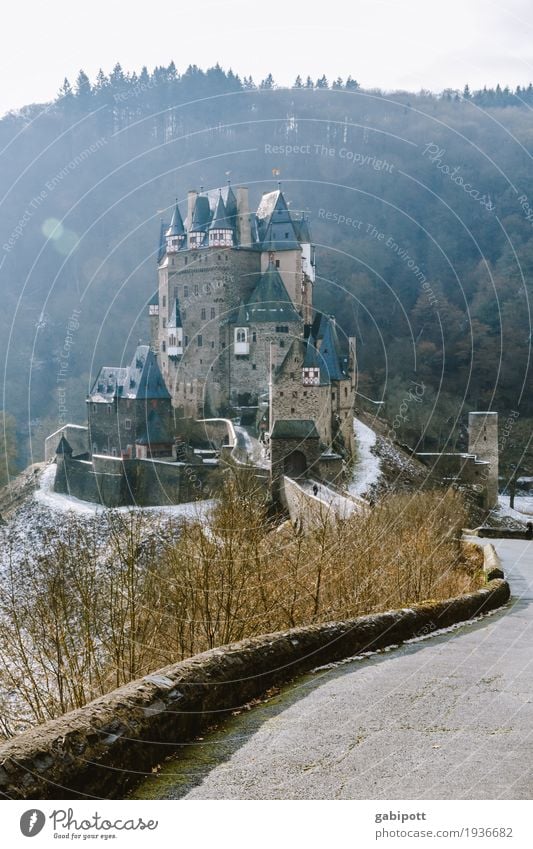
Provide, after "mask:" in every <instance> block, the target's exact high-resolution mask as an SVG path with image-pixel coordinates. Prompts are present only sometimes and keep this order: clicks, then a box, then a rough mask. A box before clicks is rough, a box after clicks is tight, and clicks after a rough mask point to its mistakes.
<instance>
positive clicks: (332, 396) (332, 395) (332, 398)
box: [331, 392, 335, 401]
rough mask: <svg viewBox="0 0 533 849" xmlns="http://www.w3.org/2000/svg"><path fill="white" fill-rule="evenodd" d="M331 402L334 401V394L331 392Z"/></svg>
mask: <svg viewBox="0 0 533 849" xmlns="http://www.w3.org/2000/svg"><path fill="white" fill-rule="evenodd" d="M331 400H332V401H334V400H335V393H334V392H332V393H331Z"/></svg>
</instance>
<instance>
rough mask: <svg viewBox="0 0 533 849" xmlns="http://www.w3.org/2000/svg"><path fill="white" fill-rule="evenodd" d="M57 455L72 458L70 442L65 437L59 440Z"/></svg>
mask: <svg viewBox="0 0 533 849" xmlns="http://www.w3.org/2000/svg"><path fill="white" fill-rule="evenodd" d="M56 454H63V455H67V456H68V457H72V448H71V445H70V442H69V441H68V439H66V438H65V436H62V437H61V439H60V440H59V445H58V446H57V448H56Z"/></svg>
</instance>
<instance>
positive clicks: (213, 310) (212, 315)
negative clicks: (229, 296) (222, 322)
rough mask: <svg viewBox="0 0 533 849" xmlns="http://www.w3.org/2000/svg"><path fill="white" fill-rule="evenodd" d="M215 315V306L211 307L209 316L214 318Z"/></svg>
mask: <svg viewBox="0 0 533 849" xmlns="http://www.w3.org/2000/svg"><path fill="white" fill-rule="evenodd" d="M215 315H216V312H215V308H214V307H211V318H214V317H215Z"/></svg>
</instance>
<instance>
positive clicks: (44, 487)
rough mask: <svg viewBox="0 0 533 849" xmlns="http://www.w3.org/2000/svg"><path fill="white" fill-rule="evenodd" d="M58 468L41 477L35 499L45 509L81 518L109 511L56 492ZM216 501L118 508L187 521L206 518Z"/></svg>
mask: <svg viewBox="0 0 533 849" xmlns="http://www.w3.org/2000/svg"><path fill="white" fill-rule="evenodd" d="M56 469H57V466H56V465H55V464H53V465H51V466H48V467H47V468H46V469H45V470H44V472H43V473H42V475H41V479H40V488H39V489H37V490H36V491H35V495H34V499H35V501H37V503H38V504H41V505H42V506H43V507H48V508H49V509H50V510H54V511H60V512H63V513H65V512H67V513H76V514H77V515H81V516H94V515H96V514H97V513H101V512H102V511H104V510H106V509H108V508H106V507H102V505H101V504H93V503H92V502H90V501H82V500H81V499H80V498H74V496H71V495H63V494H62V493H60V492H54V480H55V476H56ZM213 504H214V501H213V500H211V499H208V500H203V501H190V502H187V503H185V504H168V505H162V506H160V507H116V508H113V509H114V510H116V511H117V512H119V513H128V512H129V511H130V510H142V511H143V512H145V513H161V514H163V515H165V516H173V517H183V518H186V519H198V518H205V517H206V516H207V514H208V512H209V510H210V509H211V508H212V506H213Z"/></svg>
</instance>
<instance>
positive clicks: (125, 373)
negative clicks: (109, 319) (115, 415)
mask: <svg viewBox="0 0 533 849" xmlns="http://www.w3.org/2000/svg"><path fill="white" fill-rule="evenodd" d="M114 398H128V399H130V400H152V399H165V400H167V399H168V400H170V395H169V392H168V389H167V388H166V386H165V381H164V380H163V375H162V374H161V372H160V370H159V366H158V364H157V359H156V357H155V354H154V353H153V351H151V350H150V346H149V345H139V346H138V347H137V350H136V351H135V354H134V356H133V359H132V361H131V364H130V365H129V366H127V367H125V368H122V367H121V368H116V367H113V366H104V367H103V368H101V369H100V373H99V374H98V377H97V378H96V380H95V382H94V384H93V387H92V389H91V392H90V394H89V401H91V402H92V403H106V404H109V403H111V401H112V400H113V399H114Z"/></svg>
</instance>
